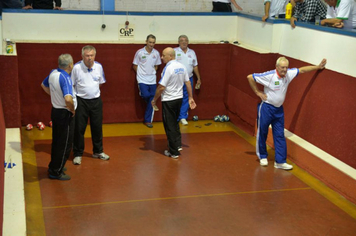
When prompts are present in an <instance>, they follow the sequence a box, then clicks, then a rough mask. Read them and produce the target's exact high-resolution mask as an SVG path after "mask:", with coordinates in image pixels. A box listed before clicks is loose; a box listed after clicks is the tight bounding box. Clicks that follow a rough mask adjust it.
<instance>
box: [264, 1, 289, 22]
mask: <svg viewBox="0 0 356 236" xmlns="http://www.w3.org/2000/svg"><path fill="white" fill-rule="evenodd" d="M266 2H270V4H271V5H270V7H269V18H274V16H275V15H276V14H277V13H278V14H286V6H287V4H288V2H289V1H288V0H264V5H265V4H266Z"/></svg>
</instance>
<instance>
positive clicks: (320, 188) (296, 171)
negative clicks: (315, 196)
mask: <svg viewBox="0 0 356 236" xmlns="http://www.w3.org/2000/svg"><path fill="white" fill-rule="evenodd" d="M293 166H294V168H293V171H292V174H293V175H294V176H296V177H297V178H298V179H300V180H301V181H303V182H304V183H305V184H307V185H308V186H310V187H311V188H313V189H314V190H315V191H316V192H318V193H319V194H320V195H322V196H324V197H325V198H326V199H328V200H329V201H330V202H332V203H333V204H335V205H336V206H337V207H339V208H340V209H342V210H343V211H345V212H346V213H347V214H349V215H350V216H351V217H353V218H354V219H356V205H355V204H353V203H352V202H350V201H348V200H346V199H345V198H344V197H343V196H341V195H340V194H338V193H337V192H335V191H334V190H332V189H331V188H329V187H328V186H326V185H325V184H324V183H323V182H321V181H320V180H318V179H316V178H314V177H313V176H312V175H310V174H309V173H307V172H306V171H304V170H303V169H301V168H299V167H298V166H296V165H293Z"/></svg>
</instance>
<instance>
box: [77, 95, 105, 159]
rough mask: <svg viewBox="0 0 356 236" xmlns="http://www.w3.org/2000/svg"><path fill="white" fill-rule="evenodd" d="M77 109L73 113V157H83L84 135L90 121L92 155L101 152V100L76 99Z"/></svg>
mask: <svg viewBox="0 0 356 236" xmlns="http://www.w3.org/2000/svg"><path fill="white" fill-rule="evenodd" d="M77 100H78V107H77V109H76V111H75V130H74V143H73V144H74V146H73V153H74V157H76V156H83V152H84V133H85V129H86V128H87V124H88V119H89V120H90V129H91V139H92V143H93V153H102V152H103V102H102V100H101V98H100V97H99V98H94V99H83V98H80V97H77Z"/></svg>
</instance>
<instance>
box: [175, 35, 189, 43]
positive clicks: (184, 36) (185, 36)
mask: <svg viewBox="0 0 356 236" xmlns="http://www.w3.org/2000/svg"><path fill="white" fill-rule="evenodd" d="M181 38H186V39H187V40H188V41H189V38H188V36H187V35H185V34H182V35H180V36H179V37H178V42H179V40H180V39H181Z"/></svg>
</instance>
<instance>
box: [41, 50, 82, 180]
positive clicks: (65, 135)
mask: <svg viewBox="0 0 356 236" xmlns="http://www.w3.org/2000/svg"><path fill="white" fill-rule="evenodd" d="M72 69H73V58H72V56H71V55H69V54H62V55H60V56H59V58H58V69H55V70H53V71H52V72H51V74H50V75H49V76H47V78H46V79H44V81H43V82H42V84H41V87H42V88H43V90H44V91H45V92H46V93H47V94H49V95H50V96H51V102H52V112H51V118H52V122H53V126H52V149H51V162H50V163H49V165H48V175H49V178H50V179H57V180H70V176H69V175H67V174H66V173H65V172H64V171H66V168H65V167H64V166H65V164H66V162H67V160H68V157H69V154H70V151H71V150H72V143H73V135H74V133H73V132H74V115H75V109H76V107H77V101H76V98H75V93H74V91H73V82H72V80H71V78H70V76H69V74H70V72H71V71H72Z"/></svg>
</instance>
